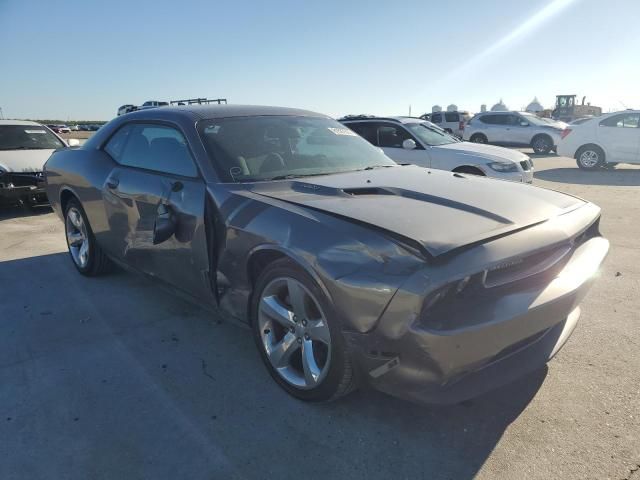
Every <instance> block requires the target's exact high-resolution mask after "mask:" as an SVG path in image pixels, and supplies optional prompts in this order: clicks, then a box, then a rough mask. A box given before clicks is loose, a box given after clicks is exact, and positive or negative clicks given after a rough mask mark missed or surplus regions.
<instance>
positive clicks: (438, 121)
mask: <svg viewBox="0 0 640 480" xmlns="http://www.w3.org/2000/svg"><path fill="white" fill-rule="evenodd" d="M420 118H422V119H423V120H428V121H430V122H431V123H433V124H435V125H437V126H439V127H440V128H442V129H443V130H444V131H446V132H449V133H453V134H454V135H455V136H456V137H460V138H462V134H463V133H464V126H465V124H466V123H467V122H468V121H469V119H470V118H471V114H470V113H469V112H433V113H430V114H425V115H422V116H421V117H420Z"/></svg>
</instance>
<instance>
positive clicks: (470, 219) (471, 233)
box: [249, 165, 585, 257]
mask: <svg viewBox="0 0 640 480" xmlns="http://www.w3.org/2000/svg"><path fill="white" fill-rule="evenodd" d="M249 189H250V191H251V192H253V193H255V194H259V195H263V196H267V197H270V198H274V199H278V200H282V201H285V202H288V203H291V204H294V205H298V206H302V207H307V208H312V209H314V210H319V211H321V212H325V213H329V214H333V215H335V216H338V217H340V218H344V219H345V220H348V221H355V222H357V223H361V224H366V225H369V226H371V227H372V228H375V229H378V230H383V231H387V232H388V233H390V234H391V235H395V236H398V235H399V236H401V237H404V238H405V239H409V240H410V242H411V243H412V244H414V245H416V246H419V247H420V248H421V249H423V250H424V251H426V252H427V253H428V254H429V255H431V256H434V257H435V256H438V255H442V254H444V253H447V252H449V251H451V250H453V249H456V248H459V247H462V246H465V245H468V244H471V243H476V242H482V241H487V240H489V239H491V238H493V237H496V236H499V235H504V234H506V233H509V232H511V231H515V230H520V229H523V228H526V227H529V226H532V225H535V224H538V223H541V222H544V221H546V220H547V219H550V218H552V217H555V216H557V215H559V214H561V213H564V212H567V211H571V210H574V209H575V208H578V207H580V206H582V205H584V204H585V202H584V201H583V200H580V199H578V198H576V197H572V196H569V195H565V194H562V193H559V192H554V191H552V190H546V189H542V188H537V187H533V186H529V185H522V184H519V183H516V182H508V181H501V180H494V179H490V178H486V177H476V176H474V175H460V174H453V173H450V172H444V171H440V170H428V169H425V168H421V167H417V166H413V165H409V166H403V167H390V168H380V169H376V170H370V171H360V172H349V173H342V174H335V175H327V176H319V177H313V178H306V179H305V178H301V179H300V180H297V181H277V182H261V183H255V184H251V186H250V187H249Z"/></svg>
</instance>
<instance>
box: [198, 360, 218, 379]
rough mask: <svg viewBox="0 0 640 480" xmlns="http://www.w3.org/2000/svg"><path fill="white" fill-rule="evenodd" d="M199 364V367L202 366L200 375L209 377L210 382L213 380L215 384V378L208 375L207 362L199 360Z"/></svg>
mask: <svg viewBox="0 0 640 480" xmlns="http://www.w3.org/2000/svg"><path fill="white" fill-rule="evenodd" d="M200 362H201V366H202V374H203V375H204V376H205V377H209V378H210V379H211V380H213V381H214V382H215V380H216V379H215V378H213V375H211V374H210V373H209V371H208V370H207V362H206V361H205V360H204V358H201V359H200Z"/></svg>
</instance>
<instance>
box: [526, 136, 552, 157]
mask: <svg viewBox="0 0 640 480" xmlns="http://www.w3.org/2000/svg"><path fill="white" fill-rule="evenodd" d="M531 148H532V149H533V151H534V153H537V154H538V155H546V154H548V153H549V152H550V151H551V150H553V140H551V137H549V136H548V135H536V136H535V137H533V138H532V139H531Z"/></svg>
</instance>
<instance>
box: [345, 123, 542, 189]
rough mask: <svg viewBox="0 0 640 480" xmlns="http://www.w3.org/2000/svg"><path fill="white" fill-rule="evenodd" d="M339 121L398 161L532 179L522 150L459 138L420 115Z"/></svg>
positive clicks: (520, 179)
mask: <svg viewBox="0 0 640 480" xmlns="http://www.w3.org/2000/svg"><path fill="white" fill-rule="evenodd" d="M340 121H341V122H342V123H343V124H344V125H346V126H348V127H349V128H350V129H351V130H353V131H354V132H356V133H358V134H359V135H360V136H361V137H363V138H365V139H366V140H368V141H369V142H370V143H372V144H373V145H375V146H377V147H380V148H381V149H382V151H383V152H384V153H385V155H387V156H388V157H389V158H391V159H393V160H394V161H396V162H398V163H412V164H414V165H419V166H421V167H427V168H437V169H439V170H447V171H450V172H457V173H469V174H474V175H481V176H487V177H494V178H500V179H502V180H512V181H516V182H521V183H532V182H533V163H532V162H531V160H530V159H529V157H528V156H527V155H525V154H524V153H522V152H518V151H515V150H509V149H506V148H501V147H494V146H492V145H477V144H473V143H469V142H463V141H460V140H459V139H458V138H456V137H454V136H453V135H451V134H449V133H447V132H446V131H444V130H443V129H442V128H440V127H438V126H436V125H434V124H433V123H431V122H427V121H425V120H422V119H420V118H413V117H366V116H362V117H359V118H357V117H348V118H343V119H341V120H340Z"/></svg>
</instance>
